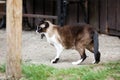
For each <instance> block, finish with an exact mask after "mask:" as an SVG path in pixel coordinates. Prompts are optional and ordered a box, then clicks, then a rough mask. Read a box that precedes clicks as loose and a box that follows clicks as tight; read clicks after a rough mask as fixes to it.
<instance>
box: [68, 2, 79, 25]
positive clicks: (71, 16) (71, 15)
mask: <svg viewBox="0 0 120 80" xmlns="http://www.w3.org/2000/svg"><path fill="white" fill-rule="evenodd" d="M76 14H77V4H69V5H68V11H67V19H66V21H67V24H74V23H77V15H76Z"/></svg>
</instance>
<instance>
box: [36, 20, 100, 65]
mask: <svg viewBox="0 0 120 80" xmlns="http://www.w3.org/2000/svg"><path fill="white" fill-rule="evenodd" d="M36 32H38V33H40V34H44V35H45V36H46V38H47V41H48V42H49V43H50V44H51V45H53V46H54V47H55V49H56V51H57V52H56V56H55V58H54V59H53V60H52V61H51V63H57V62H58V61H59V59H60V58H59V56H60V54H61V52H62V51H63V50H64V49H75V50H77V51H78V52H79V54H80V56H81V58H80V59H79V60H78V61H76V62H72V64H74V65H78V64H80V63H81V62H83V61H84V60H85V59H86V54H85V49H88V50H89V51H90V52H92V53H94V58H95V60H94V62H93V63H99V62H100V52H99V45H98V33H97V31H96V30H95V29H94V28H93V27H92V26H91V25H89V24H75V25H65V26H59V25H54V24H52V23H51V22H50V21H47V20H42V21H40V24H39V25H38V26H37V30H36Z"/></svg>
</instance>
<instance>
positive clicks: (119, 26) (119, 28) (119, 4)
mask: <svg viewBox="0 0 120 80" xmlns="http://www.w3.org/2000/svg"><path fill="white" fill-rule="evenodd" d="M116 25H117V26H116V30H117V31H120V0H117V23H116ZM119 33H120V32H119Z"/></svg>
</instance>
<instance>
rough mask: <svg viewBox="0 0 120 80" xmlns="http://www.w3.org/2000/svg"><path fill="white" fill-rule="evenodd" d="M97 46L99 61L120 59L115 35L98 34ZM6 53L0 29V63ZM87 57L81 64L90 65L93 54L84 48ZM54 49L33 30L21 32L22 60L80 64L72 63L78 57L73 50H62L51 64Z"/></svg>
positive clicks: (59, 64) (59, 66)
mask: <svg viewBox="0 0 120 80" xmlns="http://www.w3.org/2000/svg"><path fill="white" fill-rule="evenodd" d="M99 45H100V46H99V47H100V52H101V62H100V63H106V62H110V61H118V60H120V39H119V38H118V37H115V36H108V35H104V34H101V35H99ZM6 53H7V44H6V31H5V30H4V29H2V30H0V64H3V63H5V58H6ZM86 54H87V56H88V57H87V59H86V60H85V61H84V62H83V63H82V64H81V65H91V64H92V61H93V60H94V55H93V54H92V53H90V52H89V51H87V50H86ZM55 55H56V50H55V48H54V47H53V46H51V45H50V44H49V43H47V41H46V38H43V39H41V36H40V34H37V33H36V32H35V31H23V33H22V60H23V61H24V62H31V63H35V64H45V65H50V66H54V67H57V68H68V67H76V66H81V65H72V64H71V63H72V62H73V61H77V60H78V59H80V56H79V54H78V52H77V51H75V50H64V51H63V52H62V54H61V57H60V61H59V62H58V63H57V64H51V63H50V61H51V60H52V59H53V58H54V57H55Z"/></svg>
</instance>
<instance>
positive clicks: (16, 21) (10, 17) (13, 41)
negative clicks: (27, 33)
mask: <svg viewBox="0 0 120 80" xmlns="http://www.w3.org/2000/svg"><path fill="white" fill-rule="evenodd" d="M21 34H22V0H8V1H7V57H6V61H7V62H6V77H7V79H10V80H13V79H14V80H18V79H19V78H20V77H21V63H20V62H21V43H22V42H21V38H22V36H21Z"/></svg>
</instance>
